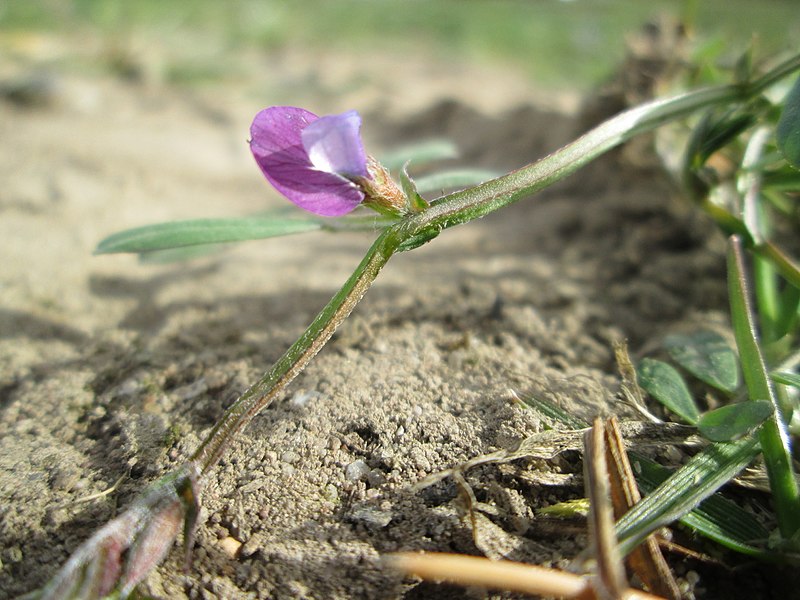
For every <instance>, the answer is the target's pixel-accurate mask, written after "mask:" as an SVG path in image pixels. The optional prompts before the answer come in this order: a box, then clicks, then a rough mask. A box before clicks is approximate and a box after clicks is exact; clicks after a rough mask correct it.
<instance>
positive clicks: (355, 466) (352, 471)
mask: <svg viewBox="0 0 800 600" xmlns="http://www.w3.org/2000/svg"><path fill="white" fill-rule="evenodd" d="M369 471H370V468H369V466H368V465H367V463H365V462H364V461H363V460H361V459H360V458H359V459H356V460H354V461H353V462H351V463H350V464H349V465H347V467H345V469H344V475H345V477H346V478H347V480H348V481H361V480H362V479H364V478H365V477H367V476H368V475H369Z"/></svg>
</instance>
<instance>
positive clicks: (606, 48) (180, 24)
mask: <svg viewBox="0 0 800 600" xmlns="http://www.w3.org/2000/svg"><path fill="white" fill-rule="evenodd" d="M664 15H668V16H670V17H672V18H674V19H679V20H681V21H682V22H683V23H685V24H686V25H687V26H688V28H689V31H690V33H691V35H692V36H693V39H694V45H693V49H692V52H693V58H695V59H696V60H698V61H703V60H709V59H715V60H718V59H721V60H723V61H725V60H728V61H730V60H733V59H734V58H735V57H736V56H737V55H738V53H740V52H741V51H742V49H743V48H745V47H746V46H747V45H748V44H749V43H751V42H753V43H754V44H755V46H756V48H757V49H758V51H759V53H760V54H772V53H775V52H779V51H781V50H785V49H787V48H789V47H791V46H792V41H793V40H796V39H797V38H798V34H800V14H798V11H797V3H796V2H795V1H794V0H758V1H754V0H702V1H700V0H694V1H688V0H687V1H683V2H681V1H677V0H671V1H670V0H653V1H649V2H641V1H640V0H572V1H559V0H496V1H475V0H436V1H431V0H404V1H402V2H400V1H389V0H337V1H336V2H330V1H325V0H303V1H297V2H278V1H274V0H230V1H228V2H217V1H215V0H191V1H190V0H176V1H173V2H163V1H160V0H136V1H127V2H126V1H120V0H72V1H65V0H3V1H2V2H0V35H1V36H2V38H0V39H2V45H1V46H0V52H1V53H2V57H3V58H2V71H0V77H2V78H3V80H4V81H5V86H4V87H5V89H6V94H8V93H10V92H9V87H13V85H12V84H13V83H14V82H13V81H9V80H8V79H9V78H13V77H14V76H18V75H20V70H22V71H24V70H25V69H32V68H37V69H44V68H47V69H51V70H68V71H79V72H92V73H94V74H98V73H99V74H113V75H116V76H120V77H124V78H128V79H131V80H142V81H147V82H149V83H154V82H158V83H170V84H180V85H189V86H202V85H208V84H220V83H226V82H228V83H232V82H237V81H238V82H242V81H246V82H248V83H249V84H250V85H252V86H253V87H254V88H259V93H260V94H262V96H270V97H271V98H274V99H275V101H279V102H289V101H290V100H291V99H292V97H294V96H296V95H297V92H298V90H301V91H302V92H303V93H308V92H318V93H324V94H328V95H335V94H342V93H347V92H353V91H354V90H358V89H359V88H364V87H368V86H370V85H371V84H374V78H373V77H372V76H374V75H375V74H376V73H380V74H381V75H382V79H389V80H391V79H392V78H395V77H396V78H398V79H402V80H403V82H404V85H405V86H409V85H410V86H416V85H417V84H415V83H414V82H413V81H411V80H409V79H406V78H407V77H409V73H408V69H409V68H410V67H412V66H418V65H419V63H420V61H422V62H423V63H424V62H430V61H433V62H436V63H444V64H445V65H446V64H451V65H452V69H453V70H456V71H458V72H461V73H463V72H464V71H463V69H464V65H465V64H467V65H470V68H471V69H474V71H473V70H470V73H473V74H474V75H475V76H472V77H470V84H471V85H472V86H473V87H474V88H475V90H474V91H475V93H476V94H477V95H481V94H483V93H484V92H485V90H481V89H479V88H480V87H481V78H480V74H481V73H482V72H485V71H486V70H497V69H501V70H503V71H504V72H507V71H508V70H513V71H514V74H515V75H516V76H517V77H519V78H520V79H523V80H526V81H529V82H535V84H536V86H537V87H540V88H545V89H547V90H548V91H553V90H565V89H566V90H569V91H574V90H578V91H581V92H585V91H588V90H590V89H592V87H593V86H595V85H596V84H597V83H598V82H599V81H601V80H603V78H605V77H607V76H608V74H609V73H610V72H611V71H612V70H613V68H614V67H615V65H617V64H618V63H619V62H620V61H621V59H622V58H623V56H624V54H625V40H626V37H627V36H629V35H630V34H631V33H632V32H635V31H637V30H638V29H639V28H640V27H641V26H642V24H643V23H644V22H646V21H648V20H652V19H653V18H654V17H656V16H662V17H663V16H664ZM332 56H335V57H336V60H332ZM270 58H271V59H272V60H268V59H270ZM381 60H383V61H386V63H385V64H383V65H382V66H381V65H376V63H379V62H380V61H381ZM343 63H348V64H343ZM387 65H391V69H389V70H388V71H387V70H385V69H384V68H383V67H386V66H387ZM311 66H317V67H319V69H313V68H311ZM359 73H360V76H359V75H358V74H359ZM425 74H426V70H424V69H423V70H421V71H418V75H419V76H420V77H421V81H420V82H418V85H420V86H424V85H432V86H435V85H436V81H434V79H429V80H427V81H425V80H424V78H423V76H424V75H425ZM269 82H273V84H274V85H275V87H276V89H268V88H269ZM16 83H17V84H18V86H19V85H21V83H20V82H16ZM40 83H42V82H40ZM278 84H279V85H278ZM265 87H266V88H267V89H265ZM390 87H391V86H390ZM40 91H44V90H40ZM392 91H393V90H392ZM412 91H413V92H420V91H421V92H422V93H424V92H425V90H424V89H423V90H418V89H415V90H412ZM496 93H497V94H502V93H503V92H502V91H500V90H496ZM406 94H408V95H409V96H411V95H413V94H409V93H408V91H406V92H404V97H405V95H406Z"/></svg>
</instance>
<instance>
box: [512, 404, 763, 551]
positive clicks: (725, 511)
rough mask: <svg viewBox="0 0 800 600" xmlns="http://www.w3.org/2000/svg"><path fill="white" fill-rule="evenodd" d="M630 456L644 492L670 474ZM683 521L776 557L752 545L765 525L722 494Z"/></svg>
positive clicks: (572, 422)
mask: <svg viewBox="0 0 800 600" xmlns="http://www.w3.org/2000/svg"><path fill="white" fill-rule="evenodd" d="M517 396H518V397H519V399H520V400H521V401H522V402H523V403H524V404H526V405H528V406H530V407H531V408H533V409H535V410H536V411H538V412H539V413H540V414H542V415H544V416H546V417H547V418H548V419H553V420H554V421H555V422H558V423H562V424H563V425H566V426H567V427H568V428H570V429H583V428H585V427H588V426H589V425H588V423H586V422H585V421H582V420H581V419H579V418H577V417H574V416H572V415H570V414H569V413H567V412H566V411H564V410H563V409H562V408H561V407H559V406H558V405H556V404H554V403H553V402H552V401H550V400H547V399H544V398H534V397H533V396H532V395H529V394H524V393H519V392H517ZM629 456H630V459H631V464H632V466H633V468H634V471H635V473H636V482H637V483H638V484H639V487H640V488H641V490H642V492H643V493H645V494H647V493H650V492H652V491H653V490H655V489H656V488H657V487H658V486H659V484H661V483H663V482H664V481H666V480H667V478H668V477H669V476H670V475H671V471H670V470H669V469H667V468H666V467H664V466H662V465H660V464H658V463H656V462H655V461H653V460H651V459H649V458H647V457H645V456H642V455H641V454H639V453H637V452H630V453H629ZM680 522H681V524H683V525H686V526H687V527H690V528H691V529H693V530H695V531H697V532H698V533H700V534H702V535H704V536H705V537H707V538H709V539H711V540H714V541H715V542H717V543H718V544H721V545H722V546H725V547H726V548H729V549H731V550H733V551H735V552H739V553H741V554H746V555H748V556H753V557H757V558H762V559H769V558H774V557H773V556H772V555H771V554H770V553H768V552H767V551H765V550H764V549H763V548H761V547H757V546H754V545H753V544H758V543H759V542H761V543H763V542H764V541H765V540H766V539H767V537H768V536H769V532H768V531H767V530H766V529H765V528H764V526H763V525H761V523H760V522H759V521H758V520H757V519H756V517H755V516H754V515H753V514H752V513H751V512H748V511H746V510H744V509H743V508H741V507H739V505H738V504H736V503H735V502H732V501H731V500H728V499H727V498H725V497H724V496H722V495H721V494H719V493H717V494H712V495H711V496H709V497H708V498H706V499H705V500H704V501H703V502H702V503H701V504H700V505H699V506H696V507H695V508H694V509H693V510H692V511H691V512H690V513H688V514H685V515H683V517H681V518H680Z"/></svg>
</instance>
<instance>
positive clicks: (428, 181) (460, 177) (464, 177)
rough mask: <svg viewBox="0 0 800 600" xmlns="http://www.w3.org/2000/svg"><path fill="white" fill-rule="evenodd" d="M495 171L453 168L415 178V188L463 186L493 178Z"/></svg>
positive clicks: (439, 190)
mask: <svg viewBox="0 0 800 600" xmlns="http://www.w3.org/2000/svg"><path fill="white" fill-rule="evenodd" d="M497 176H498V173H497V172H496V171H489V170H486V169H453V170H452V171H443V172H441V173H435V174H433V175H426V176H425V177H420V178H418V179H417V189H419V190H420V191H421V192H441V191H442V190H447V189H453V188H465V187H469V186H471V185H477V184H479V183H483V182H484V181H488V180H490V179H494V178H495V177H497Z"/></svg>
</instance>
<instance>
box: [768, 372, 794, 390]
mask: <svg viewBox="0 0 800 600" xmlns="http://www.w3.org/2000/svg"><path fill="white" fill-rule="evenodd" d="M770 377H771V378H772V381H774V382H775V383H780V384H783V385H790V386H792V387H796V388H800V375H798V374H797V373H784V372H783V371H779V372H774V373H770Z"/></svg>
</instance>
